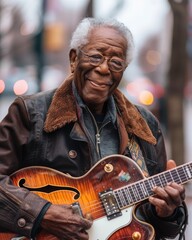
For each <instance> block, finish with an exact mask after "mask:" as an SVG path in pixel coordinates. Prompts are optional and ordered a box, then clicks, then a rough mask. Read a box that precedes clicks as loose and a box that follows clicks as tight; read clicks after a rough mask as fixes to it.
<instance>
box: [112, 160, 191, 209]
mask: <svg viewBox="0 0 192 240" xmlns="http://www.w3.org/2000/svg"><path fill="white" fill-rule="evenodd" d="M190 179H192V163H190V164H185V165H184V166H180V167H177V168H175V169H171V170H169V171H166V172H163V173H160V174H157V175H155V176H152V177H150V178H147V179H142V180H140V181H138V182H136V183H134V184H131V185H128V186H126V187H124V188H121V189H117V190H115V191H114V193H115V197H116V199H117V202H118V203H119V206H120V208H122V207H125V206H127V205H130V204H134V203H136V202H139V201H140V200H143V199H145V198H146V197H149V196H151V195H153V191H152V189H153V187H154V186H160V187H164V186H166V185H167V184H168V183H171V182H177V183H185V182H187V181H188V180H190Z"/></svg>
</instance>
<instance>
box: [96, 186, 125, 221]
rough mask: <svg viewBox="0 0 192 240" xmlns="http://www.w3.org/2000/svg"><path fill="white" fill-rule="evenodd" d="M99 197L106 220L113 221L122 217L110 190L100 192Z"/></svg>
mask: <svg viewBox="0 0 192 240" xmlns="http://www.w3.org/2000/svg"><path fill="white" fill-rule="evenodd" d="M99 197H100V199H101V202H102V204H103V207H104V209H105V212H106V215H107V219H108V220H111V219H114V218H116V217H119V216H121V215H122V213H121V210H120V209H119V207H118V204H117V200H116V198H115V196H114V194H113V191H112V189H109V190H106V191H104V192H100V193H99Z"/></svg>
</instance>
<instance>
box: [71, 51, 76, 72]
mask: <svg viewBox="0 0 192 240" xmlns="http://www.w3.org/2000/svg"><path fill="white" fill-rule="evenodd" d="M69 59H70V66H71V72H72V73H73V72H74V70H75V67H76V60H77V51H76V50H75V49H71V50H70V52H69Z"/></svg>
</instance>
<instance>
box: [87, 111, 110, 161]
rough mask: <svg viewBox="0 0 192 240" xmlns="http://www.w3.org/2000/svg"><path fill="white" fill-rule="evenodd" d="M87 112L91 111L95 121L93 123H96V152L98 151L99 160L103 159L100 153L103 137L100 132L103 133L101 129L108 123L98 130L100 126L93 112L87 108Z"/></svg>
mask: <svg viewBox="0 0 192 240" xmlns="http://www.w3.org/2000/svg"><path fill="white" fill-rule="evenodd" d="M87 110H88V111H89V113H90V115H91V117H92V119H93V122H94V125H95V128H96V134H95V138H96V151H97V154H98V156H99V158H101V152H100V144H101V135H100V132H101V129H102V128H103V127H104V126H106V125H107V124H108V123H109V121H108V122H106V123H105V124H104V125H103V126H102V127H101V128H100V129H99V128H98V125H97V122H96V120H95V117H94V116H93V114H92V112H91V111H90V110H89V108H87Z"/></svg>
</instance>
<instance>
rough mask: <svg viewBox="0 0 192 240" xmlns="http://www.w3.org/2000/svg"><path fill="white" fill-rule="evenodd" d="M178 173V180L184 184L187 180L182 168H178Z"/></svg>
mask: <svg viewBox="0 0 192 240" xmlns="http://www.w3.org/2000/svg"><path fill="white" fill-rule="evenodd" d="M178 172H179V175H180V179H181V182H182V183H183V182H185V181H186V180H187V178H186V175H185V171H184V167H180V168H179V169H178Z"/></svg>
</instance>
